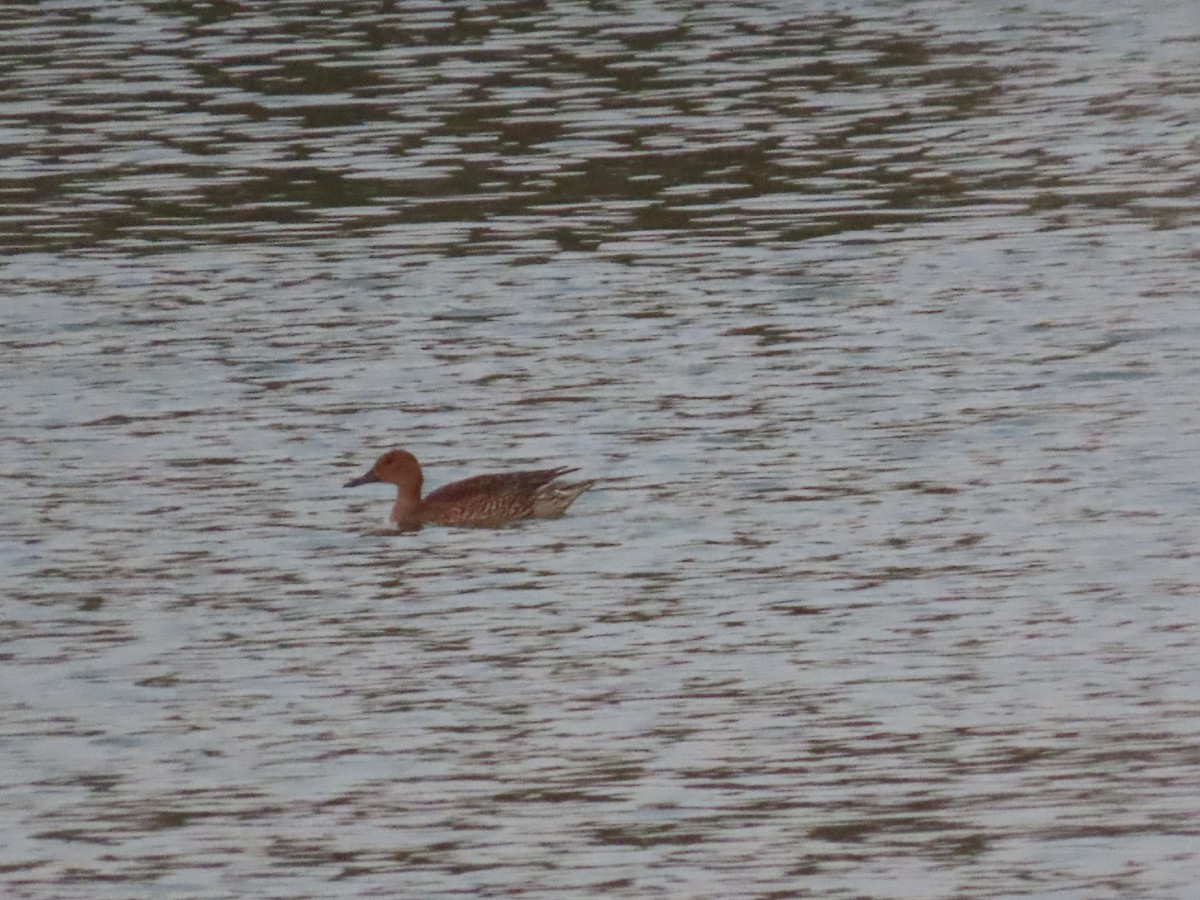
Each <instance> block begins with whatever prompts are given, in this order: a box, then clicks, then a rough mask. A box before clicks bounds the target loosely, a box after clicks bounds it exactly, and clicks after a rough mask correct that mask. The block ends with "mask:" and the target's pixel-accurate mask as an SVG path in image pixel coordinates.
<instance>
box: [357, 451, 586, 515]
mask: <svg viewBox="0 0 1200 900" xmlns="http://www.w3.org/2000/svg"><path fill="white" fill-rule="evenodd" d="M577 471H579V470H578V469H572V468H570V467H569V466H559V467H558V468H555V469H536V470H534V471H530V472H502V473H499V474H496V475H476V476H475V477H474V478H466V479H463V480H462V481H455V482H451V483H450V484H447V485H443V486H442V487H440V488H438V489H437V490H436V491H433V492H432V493H430V494H429V495H428V496H426V497H425V499H424V500H422V499H421V485H422V484H423V483H424V480H425V479H424V476H423V475H422V474H421V464H420V463H418V462H417V458H416V457H415V456H413V455H412V454H411V453H409V452H408V451H407V450H398V449H397V450H389V451H388V452H387V453H385V454H383V456H381V457H379V459H377V460H376V461H375V465H373V466H371V468H370V470H369V471H368V472H367V473H366V474H365V475H361V476H359V477H358V478H355V479H354V480H352V481H347V482H346V487H358V486H359V485H360V484H371V483H372V482H375V481H386V482H387V483H389V484H394V485H396V491H397V493H396V503H395V505H394V506H393V507H392V516H391V518H392V521H393V522H395V523H396V524H397V525H399V526H400V528H401V529H403V530H406V531H411V530H415V529H417V528H420V527H421V526H422V525H424V524H430V525H453V526H460V527H475V528H494V527H496V526H499V525H507V524H508V523H510V522H519V521H521V520H522V519H554V518H557V517H558V516H561V515H562V514H563V513H564V512H566V509H567V507H568V506H570V505H571V504H572V503H573V502H574V501H575V498H576V497H578V496H579V495H580V494H582V493H583V492H584V491H586V490H587V489H588V488H590V487H591V486H592V485H593V484H595V483H596V482H595V481H577V482H574V483H565V482H561V481H555V479H556V478H558V477H559V476H560V475H566V474H567V473H568V472H577Z"/></svg>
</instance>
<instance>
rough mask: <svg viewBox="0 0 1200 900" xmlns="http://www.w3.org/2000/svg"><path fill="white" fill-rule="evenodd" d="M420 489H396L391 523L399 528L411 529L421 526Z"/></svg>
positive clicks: (418, 487)
mask: <svg viewBox="0 0 1200 900" xmlns="http://www.w3.org/2000/svg"><path fill="white" fill-rule="evenodd" d="M420 509H421V488H420V486H417V487H413V488H408V487H400V488H398V489H397V493H396V502H395V504H394V505H393V506H392V521H393V522H395V523H396V524H397V525H399V526H400V527H401V528H411V527H414V526H417V525H420V524H421V519H420Z"/></svg>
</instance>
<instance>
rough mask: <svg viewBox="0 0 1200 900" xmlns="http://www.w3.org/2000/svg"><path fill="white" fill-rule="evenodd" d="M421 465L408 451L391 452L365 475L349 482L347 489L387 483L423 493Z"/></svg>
mask: <svg viewBox="0 0 1200 900" xmlns="http://www.w3.org/2000/svg"><path fill="white" fill-rule="evenodd" d="M422 480H423V478H422V475H421V464H420V463H418V462H417V458H416V457H415V456H413V455H412V454H411V453H409V452H408V451H407V450H389V451H388V452H387V453H385V454H383V456H381V457H379V459H377V460H375V465H373V466H371V468H370V469H369V470H368V471H367V473H366V474H365V475H360V476H359V477H358V478H355V479H354V480H353V481H347V482H346V487H358V486H359V485H360V484H371V483H372V482H375V481H386V482H388V484H394V485H396V487H398V488H400V489H401V490H408V491H413V490H415V491H416V493H417V494H418V495H420V492H421V482H422Z"/></svg>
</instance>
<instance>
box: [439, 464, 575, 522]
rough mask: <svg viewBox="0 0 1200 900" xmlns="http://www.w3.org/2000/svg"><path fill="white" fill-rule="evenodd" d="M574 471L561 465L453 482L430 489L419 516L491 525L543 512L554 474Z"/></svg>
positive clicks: (558, 474)
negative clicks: (548, 487)
mask: <svg viewBox="0 0 1200 900" xmlns="http://www.w3.org/2000/svg"><path fill="white" fill-rule="evenodd" d="M574 471H576V470H575V469H572V468H570V467H568V466H561V467H559V468H556V469H536V470H534V471H531V472H502V473H500V474H496V475H476V476H475V477H474V478H466V479H463V480H462V481H454V482H451V483H450V484H447V485H444V486H443V487H440V488H438V489H437V490H436V491H433V492H431V493H430V494H429V495H428V496H427V497H426V498H425V499H424V500H423V501H422V502H421V519H422V521H425V522H432V523H434V524H435V525H462V526H495V525H503V524H504V523H505V522H519V521H520V520H521V519H528V518H532V517H534V516H539V515H544V512H543V509H544V506H545V504H544V502H543V495H544V491H545V488H546V486H547V485H549V484H550V482H552V481H553V480H554V479H555V478H557V477H558V476H560V475H565V474H566V473H568V472H574ZM572 499H574V497H572ZM564 509H565V506H564ZM559 512H561V510H559Z"/></svg>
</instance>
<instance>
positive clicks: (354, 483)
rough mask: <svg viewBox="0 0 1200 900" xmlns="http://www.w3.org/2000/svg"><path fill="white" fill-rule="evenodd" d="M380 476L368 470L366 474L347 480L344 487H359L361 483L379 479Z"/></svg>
mask: <svg viewBox="0 0 1200 900" xmlns="http://www.w3.org/2000/svg"><path fill="white" fill-rule="evenodd" d="M378 480H379V476H378V475H376V474H375V472H374V471H370V472H368V473H367V474H366V475H360V476H358V477H357V478H355V479H354V480H353V481H347V482H346V483H345V484H344V485H343V487H358V486H359V485H360V484H370V483H371V482H372V481H378Z"/></svg>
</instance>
